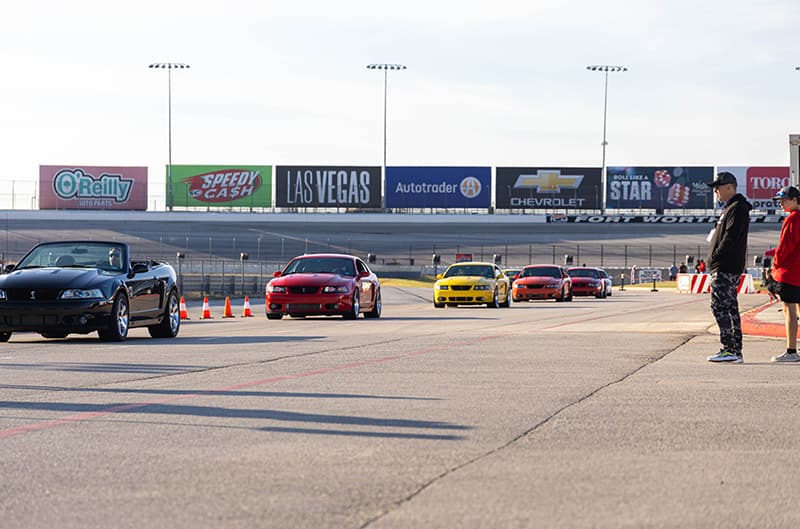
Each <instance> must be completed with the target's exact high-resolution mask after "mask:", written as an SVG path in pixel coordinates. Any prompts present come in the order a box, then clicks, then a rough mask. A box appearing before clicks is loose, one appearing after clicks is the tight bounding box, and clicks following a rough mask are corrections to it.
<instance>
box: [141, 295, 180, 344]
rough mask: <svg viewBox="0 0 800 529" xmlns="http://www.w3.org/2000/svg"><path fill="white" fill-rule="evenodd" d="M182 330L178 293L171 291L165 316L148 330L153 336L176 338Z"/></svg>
mask: <svg viewBox="0 0 800 529" xmlns="http://www.w3.org/2000/svg"><path fill="white" fill-rule="evenodd" d="M180 330H181V308H180V302H179V301H178V293H177V292H176V291H174V290H172V291H170V293H169V295H168V296H167V306H166V307H164V316H163V318H162V320H161V323H159V324H158V325H150V326H149V327H148V328H147V331H148V332H149V333H150V336H152V337H153V338H175V337H176V336H178V332H179V331H180Z"/></svg>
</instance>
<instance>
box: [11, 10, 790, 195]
mask: <svg viewBox="0 0 800 529" xmlns="http://www.w3.org/2000/svg"><path fill="white" fill-rule="evenodd" d="M799 30H800V2H797V0H765V1H757V0H750V1H744V0H728V1H723V0H710V1H703V0H643V1H639V2H635V1H633V0H625V1H623V0H604V1H597V0H571V1H557V0H549V1H546V2H545V1H540V0H523V1H517V0H512V1H502V0H498V1H497V2H487V1H486V0H480V1H477V0H454V1H451V0H440V1H436V0H405V1H403V2H398V1H394V2H387V1H380V0H371V1H360V0H358V1H356V0H340V1H338V2H332V1H329V0H327V1H325V0H310V1H302V0H294V1H287V0H281V1H274V0H258V1H255V0H254V1H250V0H227V1H225V2H208V1H205V0H192V1H183V0H177V1H173V0H161V1H152V0H140V1H138V2H130V3H119V2H108V1H99V0H98V1H95V0H71V1H56V0H43V1H32V2H13V3H8V2H7V3H6V5H4V7H3V15H2V18H0V61H2V64H1V66H2V84H0V118H1V119H0V123H1V125H0V145H2V153H3V157H2V159H3V172H2V176H1V177H0V179H1V180H3V181H4V182H8V181H12V180H13V181H14V189H15V192H16V193H23V194H24V193H32V191H33V186H34V182H36V181H37V180H38V166H39V165H40V164H43V165H57V164H75V165H78V164H83V165H136V166H148V167H149V169H150V176H149V180H150V186H151V193H156V194H160V195H162V196H163V188H164V180H165V176H164V172H165V171H164V166H165V165H166V163H167V73H166V71H164V70H151V69H149V68H148V65H149V64H150V63H153V62H167V61H169V62H183V63H187V64H189V65H190V66H191V69H190V70H183V71H173V83H172V119H173V122H172V123H173V129H172V138H173V163H175V164H220V165H231V164H260V165H272V164H310V165H311V164H313V165H325V164H330V165H354V164H355V165H380V164H381V163H382V157H383V74H382V72H378V71H371V70H367V69H366V65H367V64H370V63H384V62H385V63H401V64H404V65H406V66H407V67H408V69H407V70H405V71H401V72H390V73H389V97H388V164H389V165H489V166H517V165H519V166H559V165H562V166H595V167H599V166H600V159H601V141H602V125H603V74H602V73H598V72H590V71H587V70H586V66H587V65H592V64H609V65H622V66H626V67H627V68H628V69H629V70H628V71H627V72H624V73H616V74H611V76H610V78H609V93H608V133H607V134H608V150H607V163H608V165H676V166H681V165H683V166H689V165H788V164H789V147H788V134H789V133H797V132H800V104H799V103H798V97H797V95H796V94H798V93H800V72H798V71H795V67H796V66H798V65H800V58H798V57H797V56H796V52H795V50H796V49H797V44H796V43H797V38H798V37H797V36H798V31H799ZM2 188H3V189H2V191H0V194H3V193H6V194H7V193H9V190H8V186H7V184H3V186H2ZM17 207H20V206H19V205H17Z"/></svg>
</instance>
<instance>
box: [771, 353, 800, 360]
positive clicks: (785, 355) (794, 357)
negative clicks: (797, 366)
mask: <svg viewBox="0 0 800 529" xmlns="http://www.w3.org/2000/svg"><path fill="white" fill-rule="evenodd" d="M770 362H800V355H798V354H797V353H789V352H786V353H783V354H780V355H778V356H773V357H772V358H771V359H770Z"/></svg>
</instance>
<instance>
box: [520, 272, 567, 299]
mask: <svg viewBox="0 0 800 529" xmlns="http://www.w3.org/2000/svg"><path fill="white" fill-rule="evenodd" d="M511 296H512V298H513V299H514V301H528V300H531V299H555V300H556V301H572V280H571V279H570V277H569V275H568V274H567V271H566V270H565V269H564V267H563V266H558V265H528V266H526V267H525V268H523V269H522V271H521V272H520V273H519V275H517V278H516V279H515V280H514V286H513V287H512V289H511Z"/></svg>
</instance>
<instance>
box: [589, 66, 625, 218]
mask: <svg viewBox="0 0 800 529" xmlns="http://www.w3.org/2000/svg"><path fill="white" fill-rule="evenodd" d="M586 69H587V70H591V71H593V72H603V73H604V74H605V84H604V86H603V144H602V145H603V168H602V172H601V173H600V179H601V182H600V183H601V185H602V186H603V203H602V204H601V211H602V212H603V213H604V214H605V212H606V198H607V197H606V194H607V191H606V177H607V175H606V145H608V142H607V141H606V118H607V116H608V73H609V72H627V71H628V69H627V68H626V67H624V66H608V65H593V66H587V67H586Z"/></svg>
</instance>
